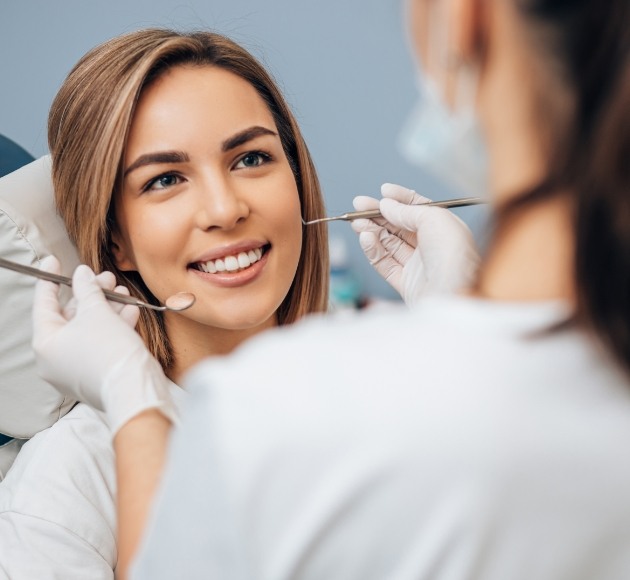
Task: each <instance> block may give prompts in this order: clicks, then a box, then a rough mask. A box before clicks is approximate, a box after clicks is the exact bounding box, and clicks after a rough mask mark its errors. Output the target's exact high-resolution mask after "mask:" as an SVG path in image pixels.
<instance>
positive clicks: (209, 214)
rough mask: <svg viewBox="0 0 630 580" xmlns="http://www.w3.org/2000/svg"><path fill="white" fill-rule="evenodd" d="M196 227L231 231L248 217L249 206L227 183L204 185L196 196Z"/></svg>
mask: <svg viewBox="0 0 630 580" xmlns="http://www.w3.org/2000/svg"><path fill="white" fill-rule="evenodd" d="M198 197H199V208H198V211H197V214H196V217H197V225H198V226H199V227H200V228H202V229H204V230H208V229H211V228H220V229H226V230H229V229H232V228H234V227H235V226H236V225H237V224H238V223H239V222H241V221H242V220H244V219H245V218H247V216H248V215H249V205H248V204H247V203H246V201H245V200H244V199H243V196H241V195H239V193H238V191H236V189H235V188H233V187H230V185H229V184H228V183H217V182H216V181H215V182H214V183H212V184H208V185H205V186H204V187H202V188H201V189H200V191H199V194H198Z"/></svg>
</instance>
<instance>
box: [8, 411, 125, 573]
mask: <svg viewBox="0 0 630 580" xmlns="http://www.w3.org/2000/svg"><path fill="white" fill-rule="evenodd" d="M115 486H116V479H115V463H114V452H113V447H112V443H111V433H110V431H109V429H108V427H107V424H106V422H105V420H104V416H103V415H102V414H101V413H99V412H97V411H94V410H93V409H91V408H90V407H88V406H87V405H83V404H78V405H76V406H75V407H74V408H73V409H72V410H71V411H70V412H69V413H68V414H67V415H65V416H64V417H62V418H61V419H59V421H57V422H56V423H55V424H54V425H52V426H51V427H49V428H48V429H45V430H44V431H41V432H40V433H38V434H37V435H35V436H34V437H33V438H32V439H30V440H29V441H28V442H27V443H25V444H24V446H23V448H22V449H21V451H20V453H19V454H18V456H17V458H16V460H15V462H14V464H13V466H12V467H11V469H10V470H9V473H8V474H7V477H6V478H5V480H4V481H3V482H2V483H0V517H8V516H10V515H11V514H16V513H19V514H20V515H22V516H26V517H28V516H30V517H33V518H38V519H40V520H42V521H45V522H47V523H50V524H53V525H55V526H56V527H57V528H58V530H59V532H60V534H59V538H57V539H55V538H53V537H51V538H50V541H51V542H54V541H59V542H60V543H63V535H64V534H66V533H72V534H75V535H76V536H78V537H80V538H83V539H84V540H85V541H86V542H88V543H89V544H91V545H92V546H94V547H95V548H96V550H97V551H98V552H99V554H100V555H101V556H102V557H103V558H105V559H106V560H108V561H110V562H111V563H112V565H113V564H114V563H115V561H116V538H115V529H116V527H115V524H116V521H115V501H114V498H115V491H116V487H115Z"/></svg>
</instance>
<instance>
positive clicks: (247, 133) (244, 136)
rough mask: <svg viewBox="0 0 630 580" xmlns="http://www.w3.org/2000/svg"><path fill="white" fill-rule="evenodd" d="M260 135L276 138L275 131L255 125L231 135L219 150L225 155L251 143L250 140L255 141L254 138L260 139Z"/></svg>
mask: <svg viewBox="0 0 630 580" xmlns="http://www.w3.org/2000/svg"><path fill="white" fill-rule="evenodd" d="M262 135H273V136H274V137H277V136H278V134H277V133H276V132H275V131H272V130H271V129H267V128H266V127H261V126H258V125H257V126H254V127H249V128H247V129H244V130H243V131H240V132H238V133H236V135H233V136H232V137H229V138H228V139H226V140H225V141H223V143H222V144H221V150H222V151H223V152H224V153H225V152H227V151H229V150H230V149H234V148H236V147H239V146H240V145H243V144H244V143H247V142H248V141H251V140H252V139H255V138H256V137H260V136H262Z"/></svg>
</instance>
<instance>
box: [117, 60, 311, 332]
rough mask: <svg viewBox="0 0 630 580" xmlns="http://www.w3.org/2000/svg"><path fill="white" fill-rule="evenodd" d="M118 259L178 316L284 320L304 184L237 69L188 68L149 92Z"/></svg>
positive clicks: (131, 153)
mask: <svg viewBox="0 0 630 580" xmlns="http://www.w3.org/2000/svg"><path fill="white" fill-rule="evenodd" d="M116 218H117V226H118V231H117V232H115V233H114V235H113V241H114V250H113V252H114V257H115V259H116V262H117V265H118V267H119V268H120V269H121V270H127V271H129V270H133V271H137V272H139V273H140V275H141V276H142V279H143V280H144V282H145V284H146V285H147V286H148V288H149V289H150V290H151V292H152V293H153V294H154V295H155V296H156V297H157V298H158V300H160V302H164V301H165V300H166V298H167V297H168V296H170V295H172V294H175V293H176V292H180V291H186V292H192V293H193V294H195V296H196V297H197V301H196V303H195V305H194V306H193V307H192V308H190V309H189V310H187V311H185V312H183V313H181V314H177V315H173V316H183V317H185V318H186V319H187V320H188V322H189V323H190V322H193V323H198V324H201V325H205V326H210V327H215V328H221V329H225V330H244V329H254V328H256V327H258V326H261V327H265V326H269V325H271V324H273V323H275V312H276V310H277V308H278V307H279V306H280V304H281V303H282V301H283V300H284V298H285V296H286V295H287V293H288V291H289V288H290V286H291V283H292V281H293V278H294V276H295V272H296V269H297V266H298V260H299V257H300V250H301V245H302V225H301V211H300V202H299V197H298V191H297V186H296V182H295V178H294V176H293V172H292V171H291V168H290V166H289V162H288V160H287V158H286V156H285V154H284V151H283V148H282V144H281V142H280V138H279V136H278V130H277V128H276V125H275V123H274V120H273V116H272V114H271V113H270V111H269V110H268V108H267V106H266V105H265V103H264V101H263V100H262V99H261V97H260V96H259V95H258V93H257V92H256V91H255V89H254V88H253V87H252V86H251V85H250V84H249V83H248V82H247V81H245V80H243V79H242V78H240V77H238V76H236V75H235V74H233V73H230V72H228V71H225V70H222V69H219V68H216V67H211V66H202V67H199V66H197V67H194V66H179V67H175V68H173V69H170V70H169V71H167V72H166V73H165V74H163V75H162V76H160V77H159V78H158V79H157V80H155V81H154V82H153V83H152V84H151V85H149V86H148V87H147V88H146V89H145V90H144V91H143V93H142V95H141V97H140V100H139V102H138V105H137V108H136V112H135V115H134V118H133V122H132V124H131V129H130V133H129V138H128V142H127V148H126V153H125V157H124V181H123V186H122V189H121V193H120V195H119V196H118V197H117V199H116Z"/></svg>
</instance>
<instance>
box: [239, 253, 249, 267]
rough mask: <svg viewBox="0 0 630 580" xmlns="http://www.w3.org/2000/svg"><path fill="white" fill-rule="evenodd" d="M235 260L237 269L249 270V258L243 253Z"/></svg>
mask: <svg viewBox="0 0 630 580" xmlns="http://www.w3.org/2000/svg"><path fill="white" fill-rule="evenodd" d="M237 259H238V267H239V268H249V265H250V264H251V262H250V261H249V257H248V256H247V254H246V253H245V252H241V253H240V254H239V255H238V258H237Z"/></svg>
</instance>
